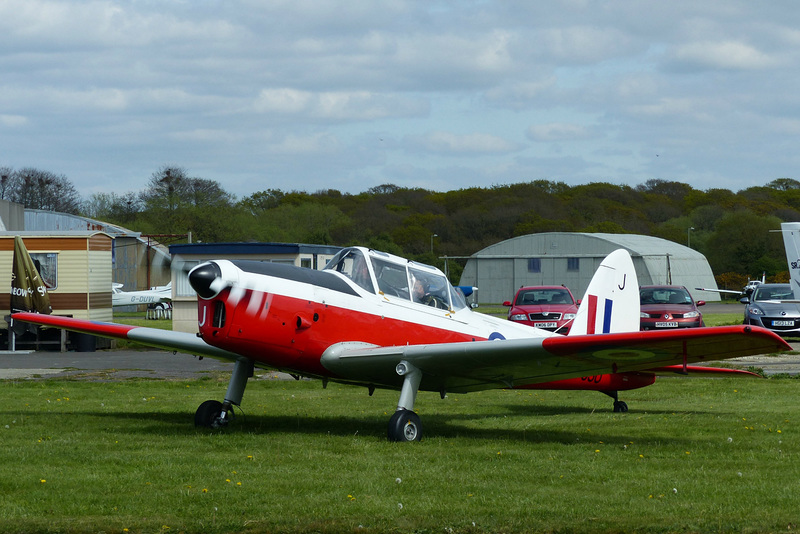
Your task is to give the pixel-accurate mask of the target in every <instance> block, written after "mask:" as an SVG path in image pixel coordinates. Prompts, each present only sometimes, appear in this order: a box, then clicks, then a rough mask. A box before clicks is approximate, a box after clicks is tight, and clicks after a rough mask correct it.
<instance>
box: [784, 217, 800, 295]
mask: <svg viewBox="0 0 800 534" xmlns="http://www.w3.org/2000/svg"><path fill="white" fill-rule="evenodd" d="M781 233H783V246H784V247H785V248H786V263H787V264H788V265H789V278H790V283H791V284H792V293H794V298H795V300H800V223H797V222H791V223H781Z"/></svg>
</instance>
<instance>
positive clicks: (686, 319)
mask: <svg viewBox="0 0 800 534" xmlns="http://www.w3.org/2000/svg"><path fill="white" fill-rule="evenodd" d="M639 303H640V305H641V310H640V311H641V313H640V317H641V322H640V329H641V330H662V329H667V328H691V327H696V326H705V324H704V323H703V314H702V313H700V311H699V310H698V309H697V307H698V306H702V305H704V304H705V303H706V301H704V300H698V301H697V303H695V301H694V299H692V296H691V295H690V294H689V292H688V291H687V290H686V288H685V287H683V286H642V287H640V288H639Z"/></svg>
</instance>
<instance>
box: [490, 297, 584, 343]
mask: <svg viewBox="0 0 800 534" xmlns="http://www.w3.org/2000/svg"><path fill="white" fill-rule="evenodd" d="M578 304H580V302H575V298H574V297H573V296H572V293H571V292H570V290H569V289H567V287H566V286H527V287H521V288H519V290H518V291H517V294H516V295H515V296H514V303H513V304H512V303H511V301H508V300H507V301H505V302H504V303H503V306H509V309H508V320H509V321H515V322H518V323H522V324H527V325H530V326H535V327H536V328H541V329H543V330H550V331H551V332H555V331H558V332H559V333H561V334H566V333H567V332H569V328H570V326H572V321H573V320H574V319H575V314H577V313H578Z"/></svg>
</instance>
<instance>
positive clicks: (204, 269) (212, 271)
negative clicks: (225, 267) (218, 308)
mask: <svg viewBox="0 0 800 534" xmlns="http://www.w3.org/2000/svg"><path fill="white" fill-rule="evenodd" d="M221 277H222V271H221V270H220V268H219V266H218V265H217V264H216V263H210V262H209V263H202V264H200V265H198V266H197V267H195V268H194V269H192V270H191V271H189V284H190V285H191V286H192V289H194V290H195V291H197V294H198V295H200V296H201V297H202V298H204V299H210V298H212V297H214V296H216V295H217V293H219V289H218V288H217V287H215V284H214V281H215V280H218V279H220V278H221Z"/></svg>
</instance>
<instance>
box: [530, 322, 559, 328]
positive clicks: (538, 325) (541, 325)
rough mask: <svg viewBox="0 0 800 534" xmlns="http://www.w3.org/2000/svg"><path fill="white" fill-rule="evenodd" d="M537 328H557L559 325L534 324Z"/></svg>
mask: <svg viewBox="0 0 800 534" xmlns="http://www.w3.org/2000/svg"><path fill="white" fill-rule="evenodd" d="M533 326H535V327H536V328H556V327H557V326H558V323H533Z"/></svg>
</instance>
